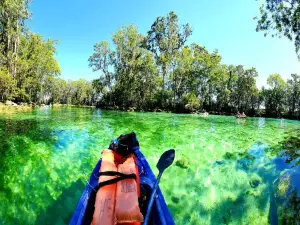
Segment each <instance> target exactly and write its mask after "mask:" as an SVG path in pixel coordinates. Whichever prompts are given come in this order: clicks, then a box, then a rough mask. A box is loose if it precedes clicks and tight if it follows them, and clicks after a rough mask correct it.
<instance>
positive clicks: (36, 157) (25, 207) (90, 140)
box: [0, 107, 300, 225]
mask: <svg viewBox="0 0 300 225" xmlns="http://www.w3.org/2000/svg"><path fill="white" fill-rule="evenodd" d="M299 125H300V123H299V122H297V121H289V120H283V121H282V120H276V119H264V118H248V119H247V120H244V121H243V122H242V123H241V122H239V121H238V120H236V118H234V117H223V116H209V117H208V118H202V117H200V116H198V115H181V114H176V115H175V114H168V113H132V112H129V113H125V112H114V111H101V110H96V109H82V108H80V109H79V108H63V107H61V108H55V109H50V108H43V109H37V110H33V111H30V112H18V113H11V114H3V115H0V154H1V156H0V218H1V221H0V224H68V222H69V220H70V218H71V216H72V213H73V210H74V209H75V207H76V204H77V201H78V200H79V198H80V195H81V193H82V191H83V188H84V186H85V183H86V180H87V179H88V177H89V174H90V173H91V171H92V169H93V167H94V166H95V164H96V162H97V160H98V159H99V157H100V152H101V150H102V149H103V148H106V147H107V146H108V144H109V142H110V140H111V139H113V138H114V137H117V136H119V135H120V134H121V133H128V132H131V131H135V132H136V133H137V135H138V138H139V141H140V145H141V150H142V151H143V153H144V154H145V155H146V157H147V160H148V161H149V163H150V165H151V167H152V168H153V171H154V172H155V173H156V174H157V170H156V168H155V165H156V162H157V160H158V159H159V156H160V154H161V153H162V152H164V151H165V150H167V149H170V148H174V149H176V151H177V154H176V155H177V156H178V157H177V158H176V160H177V161H176V163H175V164H174V166H172V167H170V168H168V170H167V171H166V172H165V174H164V176H163V178H162V180H161V184H160V187H161V189H162V191H163V193H164V196H165V199H166V201H167V204H168V206H169V209H170V211H171V213H172V215H173V217H174V220H175V222H176V224H196V225H197V224H268V223H269V222H268V218H269V208H270V198H269V195H268V194H267V193H269V189H270V183H272V182H273V181H274V180H275V179H276V178H278V177H279V176H280V171H278V168H277V167H276V166H277V165H276V164H275V163H274V161H273V158H274V157H276V156H279V155H280V154H281V152H282V151H281V150H283V149H284V148H283V145H284V143H287V144H286V145H285V146H290V148H286V151H285V152H286V154H289V150H290V149H291V151H292V152H294V153H295V154H294V156H295V157H297V154H298V152H297V150H296V149H297V148H296V147H295V146H294V145H295V143H296V144H297V143H298V142H297V140H295V138H292V139H291V141H289V137H290V136H293V137H296V138H297V137H298V136H296V135H295V133H293V131H294V130H295V129H298V128H299ZM176 164H178V166H176ZM182 167H183V168H185V169H182ZM252 186H253V187H252ZM284 190H285V189H284V185H282V187H281V186H280V189H278V191H279V193H282V194H283V191H284ZM280 191H282V192H280ZM279 217H280V215H279ZM288 218H290V217H288ZM289 221H290V220H289Z"/></svg>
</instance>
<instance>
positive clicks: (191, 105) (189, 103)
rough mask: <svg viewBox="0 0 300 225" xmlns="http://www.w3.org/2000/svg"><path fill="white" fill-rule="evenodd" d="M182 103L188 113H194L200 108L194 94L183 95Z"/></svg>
mask: <svg viewBox="0 0 300 225" xmlns="http://www.w3.org/2000/svg"><path fill="white" fill-rule="evenodd" d="M182 102H183V104H184V108H185V109H186V110H187V111H189V112H193V111H196V110H198V109H199V107H200V103H199V100H198V99H197V97H196V95H195V94H194V93H189V94H186V95H184V96H183V100H182Z"/></svg>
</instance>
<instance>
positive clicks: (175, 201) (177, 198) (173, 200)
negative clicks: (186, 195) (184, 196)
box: [171, 196, 180, 204]
mask: <svg viewBox="0 0 300 225" xmlns="http://www.w3.org/2000/svg"><path fill="white" fill-rule="evenodd" d="M171 200H172V202H174V203H176V204H177V203H179V200H180V198H179V197H176V196H172V197H171Z"/></svg>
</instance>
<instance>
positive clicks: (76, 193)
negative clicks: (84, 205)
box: [35, 180, 85, 225]
mask: <svg viewBox="0 0 300 225" xmlns="http://www.w3.org/2000/svg"><path fill="white" fill-rule="evenodd" d="M84 186H85V184H84V183H83V182H82V181H81V180H77V181H76V182H74V183H72V184H71V186H70V187H68V188H66V189H65V190H63V192H62V194H61V195H60V196H59V198H58V199H57V200H56V201H55V202H53V204H52V205H50V206H49V207H48V208H47V209H46V210H45V211H44V212H42V213H41V214H40V215H39V216H38V217H37V220H36V223H35V224H45V225H48V224H49V225H50V224H51V225H52V224H57V225H58V224H69V222H70V219H71V217H72V214H73V212H74V210H75V208H76V204H77V203H78V200H79V198H80V196H81V194H82V193H81V192H80V190H83V189H84Z"/></svg>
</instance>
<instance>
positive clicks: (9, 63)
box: [0, 0, 30, 78]
mask: <svg viewBox="0 0 300 225" xmlns="http://www.w3.org/2000/svg"><path fill="white" fill-rule="evenodd" d="M28 7H29V0H1V1H0V50H1V53H0V60H1V61H0V63H1V64H0V66H5V67H6V68H7V69H8V71H9V73H10V74H11V75H12V77H13V78H15V76H16V74H17V65H16V64H17V61H18V53H19V50H20V38H21V35H22V34H23V33H24V32H25V29H26V27H25V20H26V19H28V18H29V17H30V13H29V11H28Z"/></svg>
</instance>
